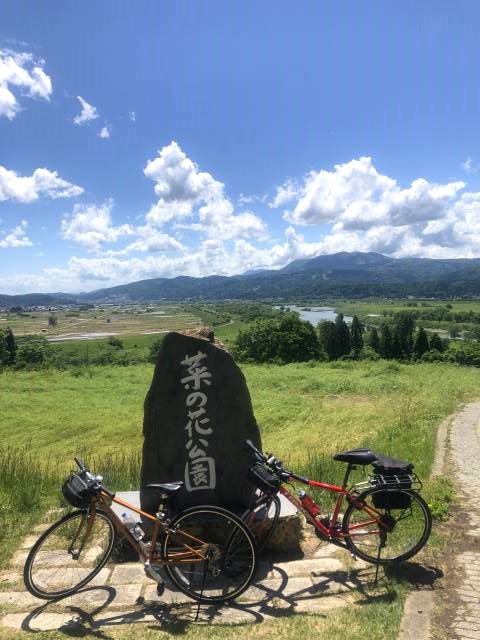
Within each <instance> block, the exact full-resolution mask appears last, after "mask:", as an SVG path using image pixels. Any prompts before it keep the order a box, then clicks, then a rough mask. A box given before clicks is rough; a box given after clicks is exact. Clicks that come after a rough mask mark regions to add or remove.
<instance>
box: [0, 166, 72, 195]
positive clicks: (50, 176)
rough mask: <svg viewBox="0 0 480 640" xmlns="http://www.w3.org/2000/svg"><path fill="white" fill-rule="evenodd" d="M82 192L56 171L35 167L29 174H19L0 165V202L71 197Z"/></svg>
mask: <svg viewBox="0 0 480 640" xmlns="http://www.w3.org/2000/svg"><path fill="white" fill-rule="evenodd" d="M81 193H83V188H82V187H79V186H77V185H75V184H72V183H70V182H67V181H66V180H64V179H63V178H60V177H59V175H58V173H57V172H56V171H49V170H48V169H45V168H41V169H35V171H34V172H33V174H32V175H31V176H19V175H18V174H17V173H16V172H15V171H11V170H9V169H6V168H5V167H2V166H0V202H1V201H4V200H16V201H17V202H35V200H38V199H39V198H40V197H41V196H44V197H48V198H52V199H56V198H73V197H75V196H78V195H80V194H81Z"/></svg>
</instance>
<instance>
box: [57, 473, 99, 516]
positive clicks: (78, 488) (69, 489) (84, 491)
mask: <svg viewBox="0 0 480 640" xmlns="http://www.w3.org/2000/svg"><path fill="white" fill-rule="evenodd" d="M62 493H63V497H64V498H65V500H66V501H67V502H69V503H70V504H71V505H72V507H77V509H85V508H86V507H88V505H89V504H90V499H91V497H92V492H91V490H90V488H89V486H88V484H87V483H86V482H85V480H84V479H83V478H82V477H81V476H80V475H79V474H78V473H72V475H70V476H69V477H68V478H67V479H66V480H65V482H64V483H63V485H62Z"/></svg>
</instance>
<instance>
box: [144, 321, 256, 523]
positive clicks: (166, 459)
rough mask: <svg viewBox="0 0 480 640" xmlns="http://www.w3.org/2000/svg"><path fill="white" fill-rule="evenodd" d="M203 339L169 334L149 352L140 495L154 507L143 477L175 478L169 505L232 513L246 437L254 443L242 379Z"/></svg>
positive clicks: (245, 485) (238, 505) (240, 489)
mask: <svg viewBox="0 0 480 640" xmlns="http://www.w3.org/2000/svg"><path fill="white" fill-rule="evenodd" d="M205 336H206V338H198V337H193V336H189V335H183V334H180V333H176V332H172V333H169V334H167V335H166V337H165V339H164V341H163V344H162V346H161V349H160V352H159V354H158V357H157V361H156V365H155V372H154V374H153V380H152V384H151V387H150V390H149V391H148V393H147V397H146V399H145V413H144V423H143V436H144V444H143V459H142V473H141V490H140V498H141V505H142V509H143V510H145V511H147V512H154V511H155V509H156V506H157V505H156V502H158V500H157V499H156V497H155V494H154V493H153V492H152V490H149V489H147V488H146V485H147V484H149V483H164V482H174V481H177V480H181V481H183V482H184V487H182V489H181V490H180V491H179V492H178V497H177V494H176V498H175V499H176V503H175V507H176V508H179V509H181V508H186V507H189V506H192V505H196V504H216V505H220V506H224V507H226V508H229V509H232V510H234V511H237V512H238V511H240V510H242V509H244V508H245V507H246V506H248V504H249V501H250V499H251V497H252V495H253V492H254V487H253V485H252V484H251V483H250V482H249V481H248V480H247V466H248V463H249V455H248V451H247V449H246V447H245V445H244V442H245V440H246V439H247V438H249V439H250V440H252V442H253V443H254V444H255V445H256V446H257V447H258V448H260V449H261V441H260V434H259V430H258V426H257V423H256V421H255V416H254V415H253V409H252V403H251V400H250V394H249V392H248V388H247V384H246V381H245V377H244V375H243V373H242V372H241V370H240V368H239V367H238V366H237V365H236V364H235V362H234V360H233V358H232V356H231V355H230V354H229V353H228V352H227V351H225V350H224V349H222V348H220V347H219V346H216V345H215V344H214V343H213V334H211V332H210V334H208V333H206V334H205Z"/></svg>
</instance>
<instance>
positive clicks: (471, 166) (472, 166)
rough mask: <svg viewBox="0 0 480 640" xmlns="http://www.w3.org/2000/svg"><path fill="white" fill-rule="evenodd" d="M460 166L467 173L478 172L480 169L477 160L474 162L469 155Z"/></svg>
mask: <svg viewBox="0 0 480 640" xmlns="http://www.w3.org/2000/svg"><path fill="white" fill-rule="evenodd" d="M460 166H461V167H462V169H463V170H464V171H466V172H467V173H478V172H479V171H480V165H479V164H478V162H474V161H473V160H472V158H470V156H468V158H467V159H466V160H465V162H462V164H461V165H460Z"/></svg>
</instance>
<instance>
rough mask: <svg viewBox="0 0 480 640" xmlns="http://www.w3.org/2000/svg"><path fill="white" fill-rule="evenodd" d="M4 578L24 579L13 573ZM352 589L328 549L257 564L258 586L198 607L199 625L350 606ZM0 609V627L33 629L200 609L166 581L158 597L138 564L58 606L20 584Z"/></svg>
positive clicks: (0, 599) (116, 570)
mask: <svg viewBox="0 0 480 640" xmlns="http://www.w3.org/2000/svg"><path fill="white" fill-rule="evenodd" d="M334 553H338V550H337V549H334ZM3 575H7V577H9V578H20V577H21V576H20V574H19V573H17V572H15V571H14V572H10V575H8V574H7V573H4V574H3ZM20 586H21V585H20ZM168 587H172V588H168ZM354 588H355V586H354V584H353V583H352V582H349V581H348V572H346V571H345V570H344V569H343V565H342V563H341V561H340V560H339V559H338V558H336V557H335V556H334V555H333V554H332V553H331V552H330V550H328V552H327V553H326V554H325V555H324V557H320V558H315V559H312V560H297V561H292V562H282V563H276V564H273V565H272V563H271V562H267V561H262V562H261V563H260V564H259V571H258V572H257V579H256V581H254V582H253V583H252V586H251V587H250V588H249V589H248V590H247V591H246V592H245V593H244V594H242V596H241V597H240V598H239V599H238V600H236V601H235V602H234V603H233V604H232V605H229V606H224V607H216V606H212V605H210V606H207V605H202V606H201V607H200V617H199V621H200V622H208V623H215V624H216V623H222V624H225V623H228V624H238V623H241V622H242V623H244V622H258V621H260V620H263V619H265V618H272V617H278V615H286V614H288V615H289V614H290V613H296V612H299V613H300V612H302V613H303V612H304V613H317V612H321V613H325V612H328V611H330V610H333V609H336V608H338V607H341V606H346V605H347V604H348V603H349V602H351V595H350V594H351V593H352V591H353V590H354ZM0 605H2V606H3V607H5V608H6V613H5V615H4V616H3V618H2V619H1V621H0V625H3V626H4V627H8V628H11V629H19V628H24V629H29V630H33V631H34V630H49V629H59V628H72V629H73V628H75V626H79V627H82V625H83V627H84V626H85V624H87V625H88V626H89V628H100V627H104V626H107V627H108V626H109V625H118V624H133V623H138V622H161V621H162V620H165V619H166V617H167V618H168V616H170V617H172V616H173V619H174V620H177V619H178V620H194V619H195V616H196V615H197V610H198V605H197V604H196V603H195V602H194V601H193V600H192V599H191V598H189V597H188V596H186V595H185V594H183V593H181V592H179V591H176V590H175V588H174V587H173V585H170V584H169V583H168V582H167V588H166V589H165V591H164V592H163V594H162V595H161V596H158V595H157V590H156V583H154V582H153V581H152V580H150V579H149V578H148V577H147V576H145V573H144V570H143V566H142V564H141V563H126V564H120V565H114V566H113V567H106V568H104V569H102V571H101V572H100V573H99V575H98V576H96V578H95V579H94V580H92V582H91V583H89V584H88V585H87V586H86V587H85V588H84V589H83V590H82V591H80V592H79V593H77V594H74V595H73V596H71V597H69V598H65V599H63V600H60V601H56V602H48V601H42V600H38V599H37V598H35V597H33V596H32V595H30V594H29V593H27V592H26V591H23V590H21V591H20V590H19V587H16V589H15V590H12V591H0ZM83 627H82V628H83Z"/></svg>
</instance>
